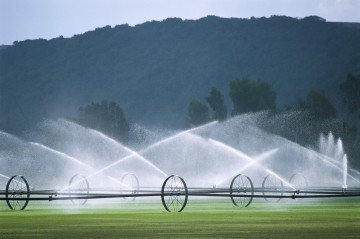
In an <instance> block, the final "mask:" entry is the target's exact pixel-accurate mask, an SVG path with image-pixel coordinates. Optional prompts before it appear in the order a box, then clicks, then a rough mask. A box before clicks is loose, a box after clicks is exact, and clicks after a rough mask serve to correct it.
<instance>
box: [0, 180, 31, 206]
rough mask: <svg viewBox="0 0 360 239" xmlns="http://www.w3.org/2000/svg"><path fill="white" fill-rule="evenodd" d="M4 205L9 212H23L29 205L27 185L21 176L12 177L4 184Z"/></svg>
mask: <svg viewBox="0 0 360 239" xmlns="http://www.w3.org/2000/svg"><path fill="white" fill-rule="evenodd" d="M5 197H6V203H7V205H8V206H9V208H10V209H11V210H24V209H25V208H26V206H27V204H28V203H29V198H30V188H29V184H28V182H27V181H26V179H25V178H24V176H22V175H15V176H12V177H11V178H10V179H9V181H8V182H7V184H6V191H5Z"/></svg>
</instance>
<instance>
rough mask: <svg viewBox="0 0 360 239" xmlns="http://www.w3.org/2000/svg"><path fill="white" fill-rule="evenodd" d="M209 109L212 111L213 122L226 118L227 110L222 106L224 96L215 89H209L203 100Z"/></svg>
mask: <svg viewBox="0 0 360 239" xmlns="http://www.w3.org/2000/svg"><path fill="white" fill-rule="evenodd" d="M205 99H206V102H207V103H208V104H209V106H210V108H211V109H212V110H213V116H212V118H213V119H214V120H220V121H221V120H224V119H226V116H227V109H226V106H225V104H224V96H223V94H221V92H220V91H218V90H217V89H216V88H215V87H213V88H212V89H211V92H210V95H209V96H208V97H206V98H205Z"/></svg>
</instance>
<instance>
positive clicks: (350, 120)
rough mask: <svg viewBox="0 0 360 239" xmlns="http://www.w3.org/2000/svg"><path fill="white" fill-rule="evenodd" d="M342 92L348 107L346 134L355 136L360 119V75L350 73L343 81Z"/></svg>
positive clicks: (345, 120) (345, 122)
mask: <svg viewBox="0 0 360 239" xmlns="http://www.w3.org/2000/svg"><path fill="white" fill-rule="evenodd" d="M339 88H340V92H341V96H342V100H343V104H344V105H345V107H346V108H347V112H346V116H345V119H344V123H343V125H344V132H345V135H349V136H352V138H355V137H356V135H357V127H356V125H357V124H358V120H359V118H360V114H359V115H357V114H358V112H359V110H360V75H357V76H356V75H353V74H351V73H349V74H348V75H347V78H346V80H345V81H343V82H341V84H340V86H339Z"/></svg>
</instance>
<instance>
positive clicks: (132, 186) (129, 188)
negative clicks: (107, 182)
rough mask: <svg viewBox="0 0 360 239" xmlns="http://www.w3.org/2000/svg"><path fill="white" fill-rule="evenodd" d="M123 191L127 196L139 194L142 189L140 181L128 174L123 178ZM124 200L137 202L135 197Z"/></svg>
mask: <svg viewBox="0 0 360 239" xmlns="http://www.w3.org/2000/svg"><path fill="white" fill-rule="evenodd" d="M121 184H122V185H121V186H122V191H123V192H124V193H125V194H137V193H138V192H139V189H140V184H139V180H138V178H137V177H136V175H135V174H133V173H127V174H125V175H124V176H123V177H122V178H121ZM124 199H129V200H135V199H136V196H135V197H124Z"/></svg>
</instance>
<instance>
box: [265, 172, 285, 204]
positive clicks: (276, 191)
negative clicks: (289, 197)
mask: <svg viewBox="0 0 360 239" xmlns="http://www.w3.org/2000/svg"><path fill="white" fill-rule="evenodd" d="M283 188H284V185H283V182H282V181H281V180H280V179H279V178H277V177H275V176H274V175H272V174H268V175H267V176H266V177H265V178H264V181H263V182H262V191H263V195H264V198H265V200H266V201H268V202H279V201H280V200H281V198H280V197H276V196H282V195H283ZM269 196H275V197H269Z"/></svg>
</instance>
